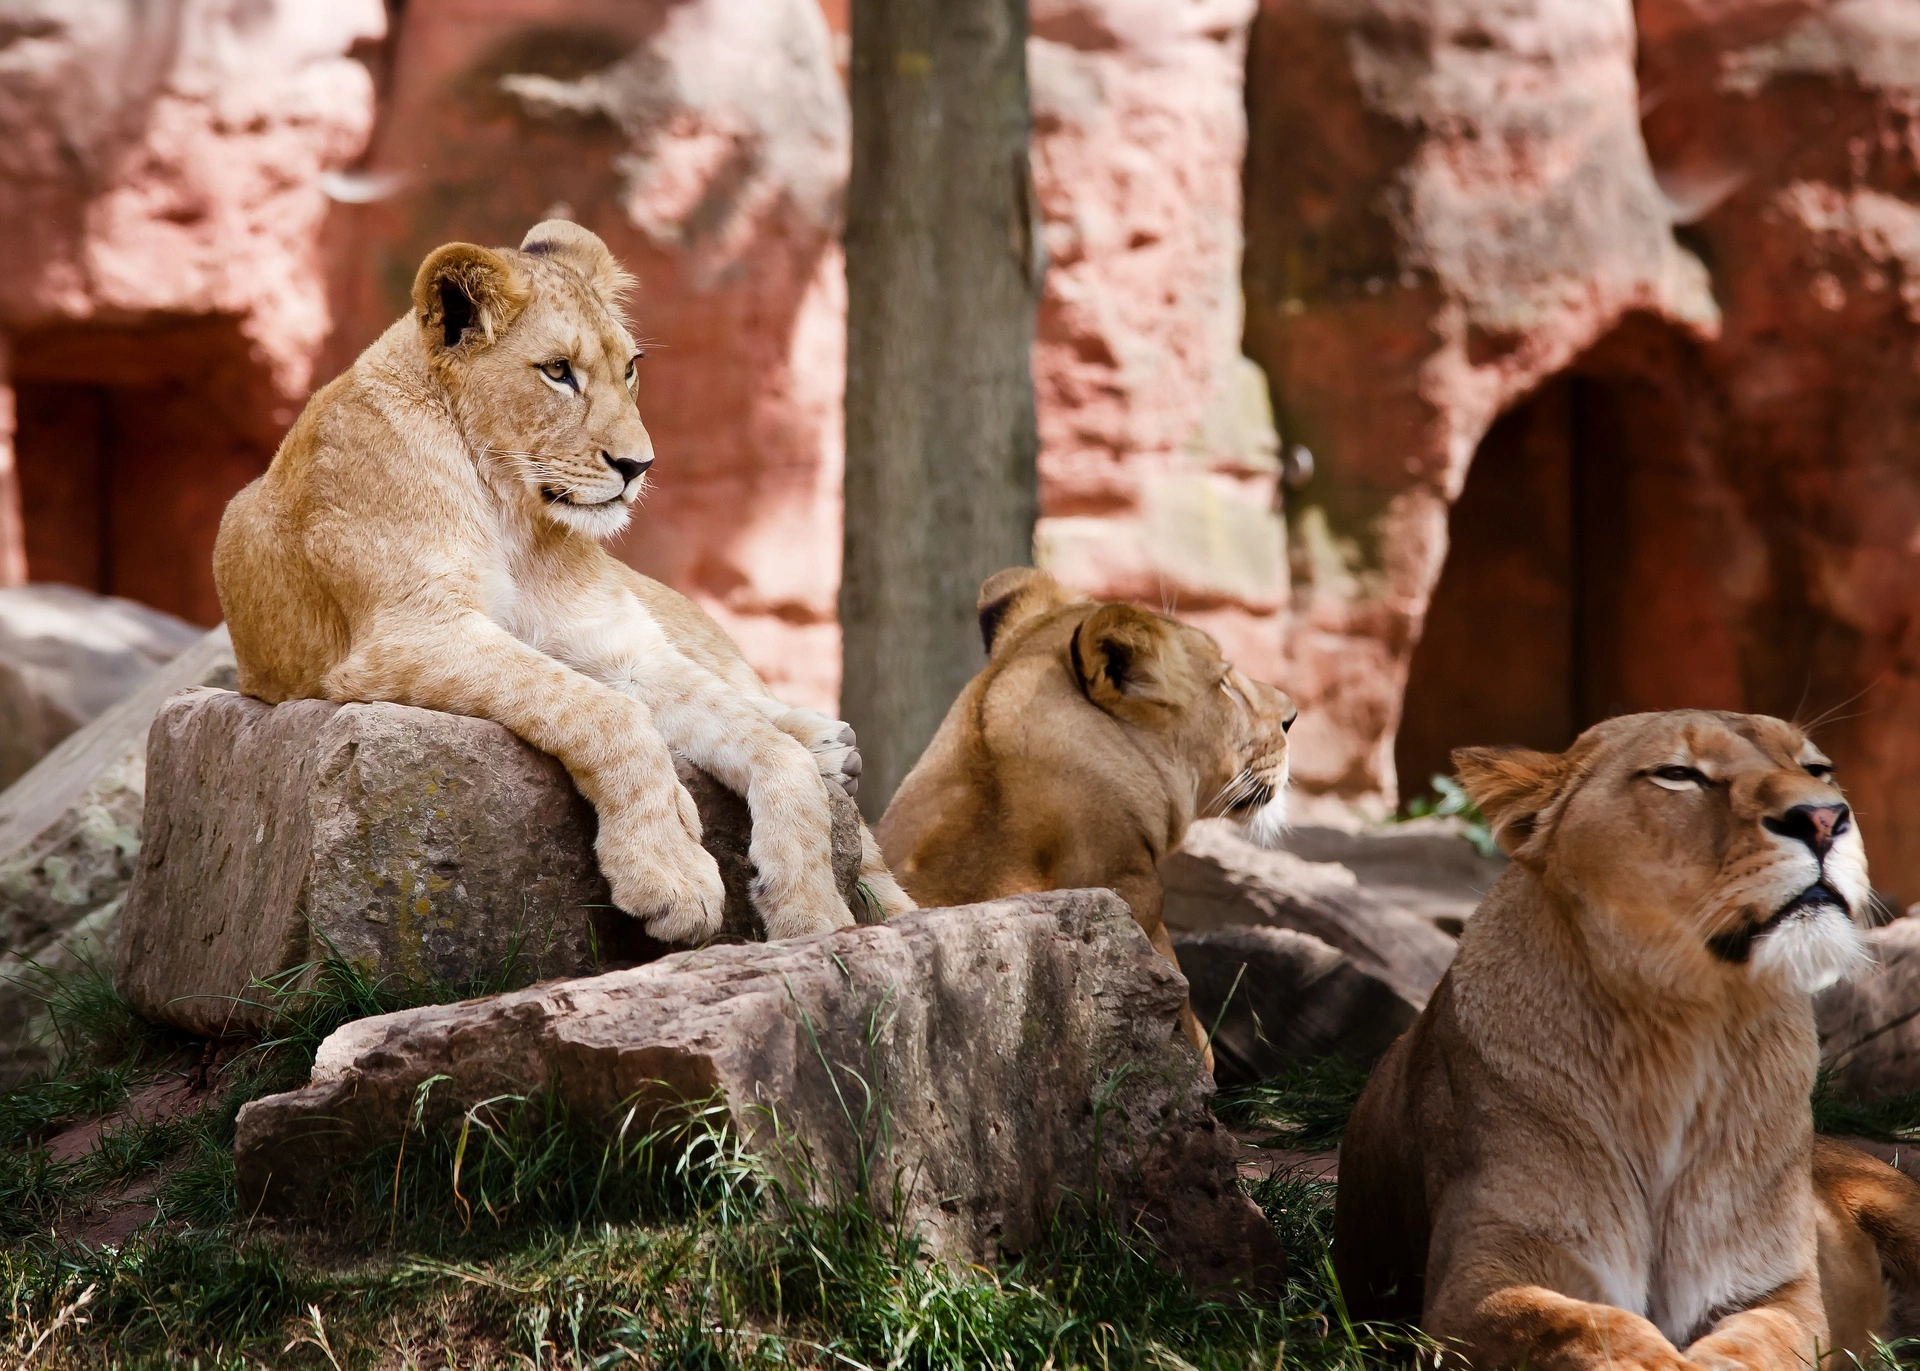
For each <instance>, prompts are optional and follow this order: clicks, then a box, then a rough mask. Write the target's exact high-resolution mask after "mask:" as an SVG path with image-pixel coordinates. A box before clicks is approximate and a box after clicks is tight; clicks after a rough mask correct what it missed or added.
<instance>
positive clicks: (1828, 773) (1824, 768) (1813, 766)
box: [1801, 762, 1833, 785]
mask: <svg viewBox="0 0 1920 1371" xmlns="http://www.w3.org/2000/svg"><path fill="white" fill-rule="evenodd" d="M1801 766H1802V769H1804V770H1805V771H1806V773H1807V775H1809V776H1811V777H1813V779H1814V780H1816V781H1824V782H1826V783H1827V784H1828V785H1832V784H1833V767H1832V766H1830V765H1829V764H1827V763H1826V762H1803V763H1802V764H1801Z"/></svg>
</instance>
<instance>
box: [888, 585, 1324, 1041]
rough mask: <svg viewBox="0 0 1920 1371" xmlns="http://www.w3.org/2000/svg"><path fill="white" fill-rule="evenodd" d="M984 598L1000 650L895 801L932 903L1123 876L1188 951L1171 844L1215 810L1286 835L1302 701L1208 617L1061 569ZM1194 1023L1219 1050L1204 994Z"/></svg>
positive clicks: (992, 589)
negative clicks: (1171, 896)
mask: <svg viewBox="0 0 1920 1371" xmlns="http://www.w3.org/2000/svg"><path fill="white" fill-rule="evenodd" d="M979 611H980V633H981V636H982V638H983V639H984V640H985V643H986V647H987V653H988V660H987V665H986V666H985V668H983V669H982V670H981V672H980V673H979V674H978V675H977V676H975V677H974V678H973V680H971V681H969V682H968V683H967V687H966V689H965V690H963V691H962V692H961V693H960V698H959V699H957V700H955V701H954V703H953V707H952V708H951V709H949V710H948V711H947V717H946V719H945V720H944V721H942V723H941V725H940V728H939V731H938V732H936V733H935V734H934V736H933V741H932V742H931V743H929V744H928V745H927V750H926V752H925V753H924V754H923V755H922V756H921V758H920V760H919V761H918V762H916V763H915V764H914V767H913V770H911V771H910V772H908V773H907V776H906V779H905V780H903V781H902V782H901V783H900V789H899V792H898V793H897V794H895V795H894V797H893V802H892V803H891V804H889V805H888V806H887V812H886V815H885V816H884V817H883V818H882V819H881V820H880V823H879V824H878V826H877V828H876V833H877V836H878V837H879V839H880V846H881V849H882V851H884V852H885V853H886V856H887V860H888V861H889V863H890V864H891V865H892V867H893V870H894V872H895V874H896V875H897V876H898V877H899V879H900V881H901V883H902V884H903V885H905V886H906V888H907V891H908V893H909V894H910V895H912V896H913V898H914V899H916V900H919V901H920V902H921V903H922V904H929V905H952V904H967V903H970V902H972V901H975V900H991V899H997V898H999V897H1000V896H1003V895H1017V894H1022V893H1025V892H1028V891H1035V890H1059V889H1063V888H1067V887H1072V886H1106V887H1108V888H1110V889H1112V890H1114V891H1116V892H1117V893H1118V894H1119V895H1120V897H1121V898H1122V899H1124V900H1125V901H1126V902H1127V904H1128V905H1129V906H1130V907H1131V908H1132V910H1133V915H1134V917H1135V918H1136V919H1138V920H1139V921H1140V926H1141V927H1142V928H1143V929H1144V930H1145V931H1146V933H1147V936H1148V937H1149V938H1150V939H1152V941H1153V945H1154V947H1155V948H1157V949H1158V950H1159V952H1160V955H1162V956H1163V957H1165V958H1166V959H1167V960H1168V961H1170V962H1172V963H1173V964H1174V965H1175V966H1176V967H1177V966H1178V965H1179V964H1180V963H1179V959H1178V958H1176V957H1175V956H1174V953H1173V940H1172V938H1170V937H1169V936H1168V935H1167V929H1166V925H1165V924H1164V923H1162V922H1161V917H1160V907H1161V903H1162V899H1163V893H1162V890H1161V886H1160V874H1159V870H1158V867H1159V863H1160V859H1161V858H1162V857H1165V856H1166V855H1167V854H1168V853H1169V852H1171V851H1173V850H1174V849H1175V848H1176V847H1178V846H1179V845H1180V840H1181V839H1182V838H1184V837H1185V836H1186V833H1187V828H1188V827H1189V825H1191V824H1192V823H1193V821H1194V820H1195V819H1197V818H1205V817H1209V816H1213V815H1226V816H1229V817H1231V818H1233V819H1235V820H1238V821H1239V822H1240V824H1241V825H1242V826H1243V827H1244V828H1245V829H1246V830H1247V831H1248V832H1249V833H1250V834H1251V835H1252V836H1253V837H1254V838H1255V839H1256V840H1257V841H1260V842H1263V843H1265V842H1271V841H1272V840H1273V839H1274V838H1275V837H1277V836H1278V834H1279V832H1280V829H1281V827H1282V825H1283V824H1284V823H1285V820H1286V795H1285V791H1286V785H1287V729H1288V728H1290V727H1291V726H1292V724H1293V718H1294V714H1295V712H1296V711H1295V710H1294V707H1293V702H1292V701H1291V700H1289V699H1288V698H1287V697H1286V696H1285V695H1283V694H1282V693H1281V692H1280V691H1278V690H1275V689H1274V688H1273V687H1272V686H1270V685H1265V684H1262V683H1261V682H1258V681H1253V680H1249V679H1248V678H1247V677H1246V676H1245V675H1243V674H1242V673H1240V672H1239V671H1236V670H1234V668H1233V667H1232V666H1231V665H1230V664H1229V663H1228V662H1227V660H1226V659H1225V658H1224V657H1222V656H1221V654H1220V647H1219V644H1217V643H1215V642H1214V640H1213V639H1212V638H1211V637H1210V636H1208V635H1207V634H1206V633H1203V632H1201V631H1200V630H1199V629H1197V628H1194V627H1192V626H1190V625H1187V624H1182V623H1179V622H1177V621H1176V620H1173V619H1169V618H1166V617H1165V616H1163V615H1159V614H1153V613H1149V612H1148V611H1146V610H1144V609H1137V608H1135V607H1134V606H1132V605H1126V604H1095V603H1093V602H1091V601H1088V600H1082V599H1077V598H1075V597H1074V596H1072V595H1069V594H1068V593H1067V592H1066V590H1065V589H1063V588H1062V587H1061V585H1060V583H1059V582H1057V581H1055V580H1054V579H1053V577H1051V576H1049V575H1047V574H1046V573H1045V572H1041V571H1034V570H1032V569H1031V568H1027V567H1015V568H1011V569H1009V570H1006V571H1000V572H996V573H995V574H994V575H992V576H990V577H988V578H987V580H986V582H985V584H983V585H982V586H981V587H980V599H979ZM1183 1023H1184V1024H1185V1026H1186V1029H1187V1033H1188V1035H1189V1036H1190V1037H1191V1038H1192V1039H1193V1042H1194V1045H1195V1046H1197V1047H1199V1048H1200V1049H1201V1050H1202V1051H1203V1052H1204V1051H1205V1050H1206V1037H1205V1034H1204V1033H1203V1032H1202V1031H1201V1029H1200V1025H1199V1024H1198V1022H1197V1021H1196V1020H1195V1019H1194V1016H1193V1011H1192V1009H1191V1008H1188V1009H1187V1010H1186V1011H1185V1012H1184V1016H1183ZM1209 1065H1211V1063H1209Z"/></svg>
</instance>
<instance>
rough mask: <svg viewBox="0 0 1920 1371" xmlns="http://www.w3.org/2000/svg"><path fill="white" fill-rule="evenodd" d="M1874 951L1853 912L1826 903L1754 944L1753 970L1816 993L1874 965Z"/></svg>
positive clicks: (1793, 919) (1784, 923) (1755, 973)
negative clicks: (1849, 914)
mask: <svg viewBox="0 0 1920 1371" xmlns="http://www.w3.org/2000/svg"><path fill="white" fill-rule="evenodd" d="M1872 961H1873V954H1872V953H1871V952H1870V951H1868V949H1867V942H1866V939H1865V938H1863V937H1861V936H1860V929H1859V928H1858V926H1856V925H1855V923H1854V922H1853V920H1852V919H1851V918H1849V917H1848V915H1847V912H1846V911H1845V910H1844V909H1842V908H1840V906H1838V905H1833V904H1823V905H1819V906H1816V907H1815V908H1813V909H1810V910H1808V911H1806V912H1805V913H1802V914H1798V915H1795V916H1794V917H1792V918H1790V919H1787V920H1786V921H1785V922H1783V923H1781V924H1780V925H1779V926H1778V927H1776V928H1773V929H1770V930H1769V931H1768V932H1767V933H1766V934H1765V935H1763V936H1762V937H1761V938H1760V940H1759V941H1758V942H1757V943H1756V944H1755V946H1754V949H1753V974H1754V975H1755V976H1763V977H1767V978H1769V979H1773V980H1777V981H1783V982H1785V983H1786V984H1788V985H1791V986H1793V987H1794V988H1795V989H1797V990H1800V991H1804V992H1805V993H1806V994H1809V995H1816V994H1818V993H1819V992H1820V991H1822V990H1825V989H1826V988H1827V987H1828V986H1831V985H1836V984H1838V983H1839V982H1841V981H1843V980H1846V979H1847V978H1848V977H1849V976H1852V975H1854V974H1856V973H1857V972H1860V971H1862V970H1864V969H1866V967H1867V966H1869V965H1870V964H1871V963H1872Z"/></svg>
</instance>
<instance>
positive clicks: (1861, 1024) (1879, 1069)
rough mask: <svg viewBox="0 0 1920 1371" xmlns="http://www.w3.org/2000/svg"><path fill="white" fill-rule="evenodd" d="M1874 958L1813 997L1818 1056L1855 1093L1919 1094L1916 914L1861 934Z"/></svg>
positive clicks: (1879, 1096) (1871, 1096)
mask: <svg viewBox="0 0 1920 1371" xmlns="http://www.w3.org/2000/svg"><path fill="white" fill-rule="evenodd" d="M1867 942H1868V944H1869V945H1870V946H1871V947H1872V948H1873V952H1874V956H1875V958H1876V960H1877V962H1878V964H1877V965H1875V966H1874V967H1872V968H1870V969H1869V970H1867V971H1865V972H1862V973H1861V974H1860V975H1859V976H1856V977H1855V978H1854V979H1852V980H1850V981H1843V982H1841V983H1840V984H1839V985H1836V986H1834V987H1833V988H1832V989H1831V990H1828V991H1826V992H1825V993H1823V994H1822V995H1821V996H1820V997H1819V999H1818V1000H1816V1001H1815V1002H1814V1003H1815V1008H1816V1010H1817V1012H1818V1015H1819V1022H1820V1061H1821V1065H1822V1066H1824V1067H1825V1068H1826V1069H1827V1071H1828V1073H1829V1079H1830V1080H1831V1081H1832V1083H1833V1085H1834V1087H1835V1088H1836V1089H1837V1090H1838V1091H1839V1092H1840V1093H1841V1094H1843V1095H1847V1096H1850V1097H1852V1098H1854V1099H1858V1100H1885V1099H1891V1098H1893V1097H1894V1096H1896V1095H1912V1094H1916V1093H1920V919H1915V918H1905V919H1895V920H1894V921H1893V922H1892V923H1890V924H1888V925H1887V926H1886V927H1884V928H1876V929H1874V930H1873V931H1872V932H1870V933H1868V934H1867Z"/></svg>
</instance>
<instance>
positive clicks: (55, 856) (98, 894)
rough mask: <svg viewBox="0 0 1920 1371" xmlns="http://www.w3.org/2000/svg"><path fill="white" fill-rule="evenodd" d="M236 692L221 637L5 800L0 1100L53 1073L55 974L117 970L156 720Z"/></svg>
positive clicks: (1, 824)
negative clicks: (160, 712) (193, 699)
mask: <svg viewBox="0 0 1920 1371" xmlns="http://www.w3.org/2000/svg"><path fill="white" fill-rule="evenodd" d="M233 683H234V664H233V647H232V645H231V644H230V643H229V642H228V640H227V631H226V629H224V628H216V629H214V630H213V631H212V632H210V633H207V634H205V635H204V636H203V637H201V638H200V640H199V641H198V642H196V643H194V644H193V645H192V646H191V647H189V648H187V650H186V651H184V652H182V653H181V654H180V655H179V656H177V657H175V658H174V659H173V660H172V661H170V662H168V663H167V664H166V665H165V666H163V667H160V668H158V669H157V670H155V671H154V672H153V674H152V675H150V676H148V677H147V678H146V679H145V680H143V681H142V682H141V683H140V684H139V685H137V686H135V687H134V689H133V691H132V693H131V694H129V695H127V696H126V697H125V698H124V699H122V700H120V701H119V702H118V703H116V704H114V705H112V706H110V707H109V708H108V709H107V710H106V712H105V713H103V714H101V715H100V716H99V717H98V718H96V719H94V720H93V721H92V722H91V723H89V724H87V725H86V726H85V727H83V728H81V729H80V730H79V731H78V732H77V733H74V734H72V735H71V736H69V737H68V738H66V739H65V740H64V741H63V742H61V743H60V745H59V746H58V747H56V748H54V750H53V751H52V752H50V753H48V754H47V755H46V756H45V757H43V758H41V760H40V761H39V762H38V763H36V764H35V766H34V767H33V769H32V770H31V771H29V772H27V774H26V775H24V776H22V777H21V778H20V779H19V780H18V781H16V782H14V784H13V785H12V786H10V787H9V788H8V789H7V790H5V791H4V792H0V939H4V941H3V942H0V1088H4V1087H5V1086H9V1085H15V1084H18V1083H19V1082H21V1081H24V1080H27V1079H29V1078H30V1077H32V1076H35V1075H37V1074H39V1073H40V1072H42V1071H44V1070H45V1069H46V1068H48V1067H49V1066H51V1065H52V1058H53V1051H54V1046H55V1045H54V1043H53V1041H52V1034H51V1032H50V1029H51V1025H50V1023H49V1022H48V1019H47V1015H46V1004H45V997H44V995H43V994H42V993H41V991H42V990H43V989H44V986H45V981H46V973H52V974H54V975H68V974H71V973H73V972H75V971H77V970H79V969H80V967H81V965H82V963H91V964H93V965H96V966H102V967H110V966H111V964H112V961H113V947H114V942H115V939H116V937H117V936H118V932H119V927H120V924H119V919H120V908H121V903H122V900H123V898H124V896H125V895H126V890H127V885H128V883H129V882H130V881H131V880H132V879H133V870H134V866H135V863H136V861H137V860H138V857H139V852H140V832H141V818H142V812H143V809H144V806H145V800H146V762H147V727H148V725H149V724H150V723H151V722H152V720H153V715H154V711H155V710H157V709H158V708H159V707H160V705H161V703H162V702H163V701H164V700H166V698H167V697H168V696H170V695H172V694H174V693H175V692H176V691H178V690H180V689H181V688H183V687H186V686H193V685H222V686H230V685H232V684H233Z"/></svg>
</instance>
